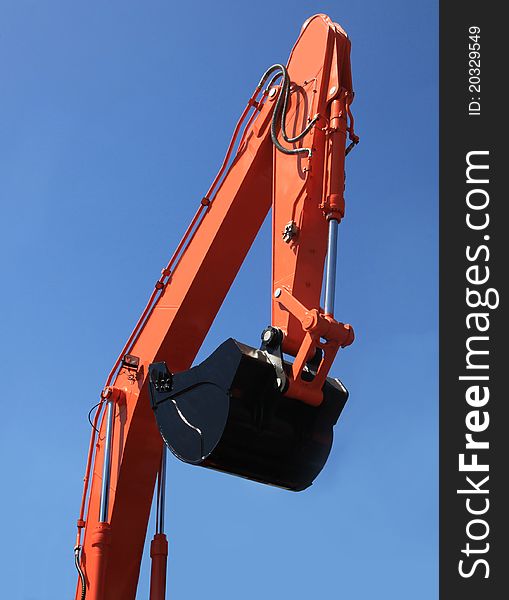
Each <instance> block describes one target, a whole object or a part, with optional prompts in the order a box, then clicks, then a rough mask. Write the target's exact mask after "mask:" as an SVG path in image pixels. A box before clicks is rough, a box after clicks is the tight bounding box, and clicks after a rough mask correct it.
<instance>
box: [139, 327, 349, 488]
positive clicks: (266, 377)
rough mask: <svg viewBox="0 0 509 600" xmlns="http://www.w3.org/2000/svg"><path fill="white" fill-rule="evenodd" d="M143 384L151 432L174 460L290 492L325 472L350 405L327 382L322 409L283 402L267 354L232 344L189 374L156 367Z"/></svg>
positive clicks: (334, 382) (340, 391)
mask: <svg viewBox="0 0 509 600" xmlns="http://www.w3.org/2000/svg"><path fill="white" fill-rule="evenodd" d="M149 377H150V396H151V402H152V408H153V410H154V413H155V417H156V420H157V424H158V426H159V429H160V431H161V435H162V437H163V439H164V441H165V442H166V444H167V446H168V447H169V448H170V450H171V451H172V452H173V454H175V456H176V457H177V458H179V459H180V460H183V461H184V462H187V463H191V464H195V465H200V466H202V467H207V468H210V469H216V470H218V471H223V472H226V473H232V474H234V475H239V476H241V477H246V478H247V479H252V480H254V481H258V482H261V483H266V484H270V485H275V486H279V487H282V488H286V489H289V490H294V491H300V490H304V489H306V488H307V487H309V486H310V485H311V484H312V483H313V481H314V479H315V478H316V477H317V475H318V474H319V473H320V471H321V470H322V468H323V466H324V465H325V462H326V460H327V457H328V456H329V453H330V450H331V447H332V439H333V433H332V429H333V426H334V425H335V423H336V421H337V420H338V417H339V415H340V413H341V411H342V409H343V407H344V405H345V402H346V400H347V398H348V392H347V390H346V389H345V387H344V386H343V385H342V383H341V382H340V381H339V380H338V379H332V378H328V379H327V381H326V383H325V385H324V387H323V395H324V399H323V403H322V404H321V405H320V406H317V407H314V406H309V405H307V404H304V403H303V402H301V401H299V400H295V399H293V398H290V397H287V396H285V395H283V394H282V393H281V392H280V391H279V386H278V384H279V381H278V378H277V372H276V369H275V367H274V365H273V363H272V362H271V360H270V357H269V356H268V355H267V353H265V352H263V351H261V350H257V349H255V348H251V347H250V346H246V345H244V344H241V343H240V342H237V341H236V340H234V339H232V338H230V339H228V340H226V341H225V342H224V343H223V344H221V346H219V348H218V349H217V350H216V351H215V352H213V354H211V355H210V356H209V358H207V359H206V360H204V361H203V362H202V363H201V364H199V365H197V366H195V367H193V368H191V369H189V370H188V371H183V372H180V373H175V374H172V373H170V372H169V371H168V368H167V367H166V364H165V363H164V362H159V363H154V364H152V365H150V368H149Z"/></svg>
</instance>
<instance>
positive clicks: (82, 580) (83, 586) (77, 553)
mask: <svg viewBox="0 0 509 600" xmlns="http://www.w3.org/2000/svg"><path fill="white" fill-rule="evenodd" d="M80 554H81V547H80V546H76V548H74V564H75V566H76V570H77V571H78V575H79V576H80V583H81V598H80V600H85V597H86V595H87V586H86V583H85V574H84V573H83V570H82V568H81V565H80Z"/></svg>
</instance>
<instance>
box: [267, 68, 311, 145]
mask: <svg viewBox="0 0 509 600" xmlns="http://www.w3.org/2000/svg"><path fill="white" fill-rule="evenodd" d="M274 73H275V75H273V74H274ZM271 75H273V77H272V79H271V80H270V82H269V86H268V87H269V88H270V87H271V86H272V85H274V83H275V82H276V81H277V79H279V78H280V77H282V81H281V93H280V94H279V97H278V99H277V101H276V107H275V109H274V114H273V116H272V122H271V126H270V135H271V138H272V143H273V144H274V146H276V148H277V149H278V150H279V151H280V152H282V153H283V154H302V153H307V155H308V156H311V148H286V147H285V146H283V145H282V144H281V142H280V141H279V140H278V139H277V134H278V126H280V128H281V135H282V136H283V139H284V140H285V142H287V143H289V144H293V143H295V142H298V141H299V140H301V139H302V138H303V137H304V136H305V135H306V134H307V133H308V132H309V131H310V129H311V128H312V127H313V125H314V124H315V123H316V120H317V118H316V117H315V118H314V119H311V121H310V122H309V123H308V124H307V125H306V127H305V128H304V129H303V130H302V131H301V132H300V133H299V134H298V135H296V136H294V137H289V136H288V134H287V133H286V114H287V111H288V98H289V96H290V77H289V75H288V70H287V68H286V67H285V66H284V65H280V64H275V65H272V67H269V68H268V69H267V70H266V71H265V73H264V74H263V75H262V78H261V79H260V83H259V84H258V88H259V89H261V88H262V87H263V85H264V83H265V82H266V81H267V79H268V78H269V77H270V76H271Z"/></svg>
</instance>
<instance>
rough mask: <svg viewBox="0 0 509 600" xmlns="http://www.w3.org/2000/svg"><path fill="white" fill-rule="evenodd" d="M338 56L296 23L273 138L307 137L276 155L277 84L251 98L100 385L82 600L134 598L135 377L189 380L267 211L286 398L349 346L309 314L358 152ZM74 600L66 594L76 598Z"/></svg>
mask: <svg viewBox="0 0 509 600" xmlns="http://www.w3.org/2000/svg"><path fill="white" fill-rule="evenodd" d="M349 52H350V42H349V40H348V38H347V37H346V34H345V33H344V32H343V30H342V29H341V28H340V27H339V26H338V25H337V24H335V23H333V22H332V21H331V20H330V19H329V18H328V17H326V16H325V15H316V16H314V17H311V18H310V19H308V21H306V23H305V24H304V26H303V28H302V31H301V34H300V36H299V38H298V40H297V42H296V44H295V46H294V48H293V50H292V53H291V55H290V59H289V62H288V74H289V77H290V80H291V82H292V88H291V93H290V95H289V102H288V110H287V118H286V133H287V134H288V137H289V138H292V137H295V136H297V135H298V134H299V133H300V132H302V131H303V130H304V129H305V128H306V126H309V130H308V132H307V133H306V134H305V135H304V136H303V137H302V138H301V139H299V140H298V141H297V142H294V143H291V142H290V143H289V142H287V141H285V140H284V139H283V137H282V135H281V132H280V131H279V132H276V133H277V136H278V137H277V139H278V143H279V145H280V146H283V148H287V149H290V150H295V149H300V150H299V151H298V152H297V153H292V154H287V153H284V152H282V151H281V148H279V149H278V148H277V147H275V145H274V143H273V139H271V127H272V121H273V115H274V111H278V110H280V106H281V104H279V105H278V98H279V97H280V95H281V94H282V90H283V86H282V84H281V83H276V82H275V81H274V80H273V82H272V86H271V88H270V90H269V91H268V92H267V91H265V92H263V90H261V88H257V90H256V91H255V93H254V94H253V96H252V98H251V99H250V101H249V103H248V106H247V107H246V110H245V111H244V113H243V115H242V117H241V120H240V121H239V125H238V126H237V129H236V134H237V133H239V130H240V126H241V123H242V122H243V121H245V120H246V118H247V115H248V114H249V112H250V111H252V115H251V118H249V119H248V120H247V126H246V127H245V129H244V132H243V134H242V136H241V138H240V142H239V145H238V149H237V151H236V153H235V155H234V157H233V159H232V161H231V164H230V165H229V166H228V165H227V163H228V159H229V154H228V155H227V158H226V159H225V163H224V165H223V168H222V170H221V171H220V174H219V176H218V178H216V181H215V182H214V184H213V185H212V187H211V189H210V190H209V192H208V193H207V195H206V196H205V198H204V199H203V200H202V201H201V204H200V207H199V209H198V213H197V215H196V217H195V219H194V220H193V222H192V224H191V226H190V229H189V230H188V232H187V233H186V236H185V238H184V240H183V242H182V243H181V245H180V246H179V248H178V249H177V252H176V254H175V255H174V257H173V259H172V260H171V261H170V263H169V265H168V267H166V268H165V269H163V272H162V276H161V278H160V279H159V281H158V282H157V283H156V287H155V290H154V292H153V294H152V296H151V298H150V300H149V304H148V305H147V308H146V310H145V311H144V313H143V315H142V317H141V319H140V322H139V323H138V325H137V327H136V328H135V331H134V332H133V334H132V335H131V337H130V338H129V340H128V342H127V344H126V346H125V347H124V349H123V351H122V353H121V355H120V357H119V359H118V361H117V363H116V364H115V366H114V368H113V370H112V372H111V374H110V377H109V378H108V381H107V384H106V387H105V389H104V391H103V394H102V398H103V401H102V404H101V406H100V408H99V411H98V413H97V414H98V420H97V425H98V428H99V434H98V435H97V437H95V436H94V435H93V436H92V440H91V446H90V450H91V451H90V454H89V461H88V463H87V471H86V475H85V485H84V493H83V502H82V506H81V512H80V516H79V520H78V538H77V546H78V547H79V548H80V549H81V552H80V554H79V558H78V561H79V565H80V567H81V569H82V571H83V573H84V577H85V585H86V598H87V600H134V598H135V595H136V587H137V582H138V575H139V567H140V561H141V556H142V551H143V545H144V540H145V536H146V530H147V523H148V519H149V514H150V508H151V502H152V497H153V493H154V486H155V481H156V476H157V472H158V469H159V465H160V461H161V452H162V448H163V443H162V440H161V436H160V434H159V431H158V429H157V426H156V422H155V419H154V415H153V412H152V409H151V406H150V401H149V397H148V381H147V379H148V378H147V375H148V366H149V364H151V363H153V362H155V361H165V362H166V363H167V365H168V367H169V368H170V369H171V371H172V372H178V371H183V370H185V369H188V368H189V367H190V366H191V364H192V362H193V360H194V359H195V356H196V354H197V352H198V350H199V348H200V346H201V345H202V343H203V340H204V338H205V336H206V334H207V332H208V330H209V328H210V326H211V324H212V322H213V320H214V318H215V316H216V314H217V312H218V310H219V308H220V306H221V304H222V302H223V300H224V298H225V296H226V294H227V292H228V290H229V288H230V286H231V284H232V282H233V280H234V278H235V276H236V274H237V272H238V270H239V268H240V266H241V264H242V262H243V260H244V258H245V256H246V254H247V252H248V250H249V248H250V246H251V244H252V242H253V241H254V238H255V236H256V234H257V232H258V230H259V229H260V227H261V225H262V223H263V220H264V218H265V217H266V215H267V213H268V211H269V209H270V208H271V206H272V208H273V265H272V268H273V284H274V288H273V291H274V292H275V297H274V298H273V305H272V309H273V316H272V324H273V325H274V326H275V327H278V328H280V329H281V330H282V331H283V333H284V336H285V337H284V342H283V349H284V351H285V352H287V353H289V354H292V355H293V356H297V359H296V364H295V365H294V371H295V373H296V376H295V381H291V382H290V387H291V389H292V393H293V396H295V397H296V398H299V399H300V400H302V401H304V402H308V403H309V404H319V402H320V401H321V399H320V394H319V391H318V392H317V389H316V386H315V388H313V389H312V388H305V387H304V384H303V383H302V382H300V381H298V379H299V378H298V370H299V368H300V367H299V364H300V366H301V367H302V366H303V365H304V364H305V361H306V360H307V359H309V356H310V353H312V352H314V351H315V350H316V347H321V348H322V349H323V350H324V353H325V354H324V360H323V361H322V363H323V364H322V365H321V369H322V370H321V371H319V373H318V374H319V375H320V377H321V379H324V378H325V376H326V375H327V372H328V369H329V368H330V365H331V363H332V360H333V359H334V356H335V354H336V352H337V350H338V348H339V347H341V346H345V345H347V344H349V343H351V341H352V340H353V332H352V330H351V329H350V328H349V326H345V325H343V324H342V323H338V322H337V321H335V320H334V318H333V316H332V315H331V314H325V313H324V311H323V309H322V308H321V306H320V295H321V288H322V278H323V269H324V260H325V256H326V252H327V227H328V220H330V219H333V220H336V221H339V220H341V218H342V216H343V212H344V201H343V188H344V158H345V142H346V136H347V133H350V139H351V140H353V142H354V143H355V142H356V141H357V138H356V137H355V135H354V134H353V131H352V130H351V128H350V130H349V125H348V115H349V104H350V103H351V101H352V99H353V92H352V82H351V72H350V62H349ZM266 83H267V84H270V78H269V80H268V81H267V82H266ZM262 92H263V93H262ZM260 93H262V96H261V98H260V99H259V100H256V98H257V97H258V96H259V95H260ZM273 133H274V132H272V134H273ZM234 137H235V136H234ZM232 147H233V143H232V145H231V147H230V150H229V153H231V148H232ZM307 148H309V149H310V150H311V154H310V156H308V155H309V152H308V151H307V150H306V149H307ZM285 228H286V229H285ZM283 232H285V234H284V235H283ZM327 336H328V338H327ZM324 337H325V338H326V339H327V341H326V342H324V341H323V339H321V338H324ZM125 355H130V356H131V357H136V358H134V359H130V358H127V359H124V357H125ZM299 357H300V358H299ZM299 360H300V363H299ZM133 361H134V362H133ZM137 361H139V362H138V364H135V363H136V362H137ZM292 386H293V387H292ZM107 401H111V406H112V410H113V411H114V413H113V414H114V417H113V421H112V423H113V433H112V438H111V439H112V445H111V478H110V481H109V486H107V487H108V489H107V491H108V494H109V502H108V511H107V515H106V518H105V519H104V520H102V521H101V518H100V514H99V509H100V506H99V505H100V497H101V486H102V483H103V481H102V480H103V477H102V471H103V461H104V456H105V451H104V450H105V448H104V446H105V439H106V424H107V419H106V418H105V414H106V413H105V412H104V411H103V412H101V410H102V408H103V406H104V405H105V404H106V402H107ZM100 414H102V417H100V416H99V415H100ZM94 450H95V451H94ZM87 499H88V500H87ZM81 597H82V590H81V585H78V588H77V591H76V598H77V600H79V599H80V598H81ZM161 597H164V596H163V595H161Z"/></svg>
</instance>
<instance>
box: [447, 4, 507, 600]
mask: <svg viewBox="0 0 509 600" xmlns="http://www.w3.org/2000/svg"><path fill="white" fill-rule="evenodd" d="M502 7H503V3H495V2H479V1H478V2H472V1H469V0H468V1H463V2H452V1H451V0H449V1H448V2H446V1H442V2H441V5H440V598H441V599H442V600H449V599H450V600H456V599H460V598H461V600H470V599H475V600H480V599H482V600H495V599H496V600H499V599H502V598H509V547H508V544H509V529H508V513H509V492H508V491H509V466H508V463H509V350H508V340H507V336H508V333H509V329H508V327H507V322H506V319H505V318H504V317H506V316H507V304H508V303H509V295H508V293H507V278H508V272H509V269H508V266H507V265H508V262H509V243H508V242H509V231H508V221H507V220H506V214H507V210H506V207H507V204H508V203H509V194H508V192H507V190H506V189H505V188H506V187H507V183H506V180H507V179H508V178H509V162H508V151H507V147H506V146H507V141H506V136H507V120H508V114H507V109H506V106H505V105H506V103H507V101H506V99H505V97H506V94H507V92H506V88H507V78H508V76H507V66H506V63H507V56H508V45H507V44H508V42H509V33H508V30H507V25H506V22H505V19H504V18H503V17H502ZM469 113H470V114H469ZM469 153H472V154H470V155H469ZM468 161H470V163H471V164H472V165H474V166H473V167H472V169H471V170H470V171H469V172H467V168H468V166H469V164H468ZM483 166H484V167H486V168H480V167H483ZM468 173H469V174H470V177H469V176H468ZM469 179H470V181H469ZM486 180H489V181H486ZM469 205H470V206H469ZM498 303H499V305H498V306H497V304H498ZM469 350H470V351H471V354H470V355H469V354H468V353H469ZM462 377H469V378H471V379H461V378H462ZM486 378H489V379H486ZM488 393H489V398H488ZM488 419H489V420H488ZM468 444H470V447H467V446H468ZM487 444H489V447H486V445H487ZM461 455H463V457H462V456H461ZM461 463H463V467H461ZM476 463H477V464H476ZM462 469H463V470H462ZM486 478H488V479H486ZM458 490H459V491H460V492H458ZM461 561H463V562H461ZM461 572H462V573H463V575H462V574H461Z"/></svg>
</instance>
